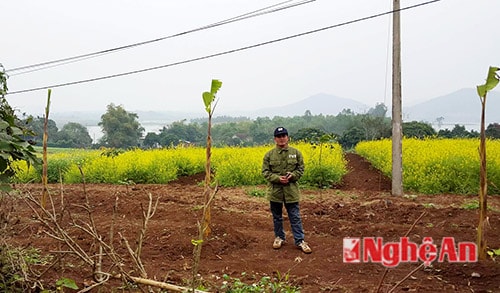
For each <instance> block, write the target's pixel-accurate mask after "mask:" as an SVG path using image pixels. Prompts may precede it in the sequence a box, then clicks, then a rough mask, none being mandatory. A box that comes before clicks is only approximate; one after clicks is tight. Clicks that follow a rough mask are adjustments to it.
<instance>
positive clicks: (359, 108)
mask: <svg viewBox="0 0 500 293" xmlns="http://www.w3.org/2000/svg"><path fill="white" fill-rule="evenodd" d="M374 106H375V105H371V107H374ZM403 106H404V97H403ZM369 108H370V107H369V106H367V105H365V104H363V103H360V102H357V101H355V100H352V99H346V98H340V97H337V96H333V95H329V94H322V93H321V94H316V95H313V96H310V97H308V98H305V99H303V100H301V101H299V102H296V103H291V104H286V105H283V106H279V107H268V108H261V109H259V110H255V111H240V112H237V113H219V114H220V115H223V116H232V117H242V116H243V117H249V118H252V119H254V118H257V117H269V118H273V117H274V116H284V117H293V116H301V115H304V113H305V112H306V111H307V110H309V111H310V112H311V114H312V115H319V114H323V115H334V116H335V115H337V114H339V113H340V112H342V110H344V109H350V110H352V111H353V112H354V113H358V114H361V113H365V112H367V111H368V109H369ZM499 109H500V92H495V91H492V92H489V93H488V97H487V101H486V125H488V124H490V123H494V122H497V123H500V111H499ZM132 112H133V113H136V114H137V115H138V116H139V122H140V123H141V125H142V126H143V127H145V128H147V129H153V130H154V131H157V130H158V129H160V128H161V127H162V126H166V125H168V124H171V123H172V122H174V121H180V120H183V119H186V120H187V121H189V120H191V119H195V118H206V115H204V114H203V113H202V114H200V113H185V112H173V111H169V112H157V111H132ZM102 114H104V112H102V113H99V112H64V113H52V114H51V117H50V118H51V119H53V120H54V121H56V124H57V126H58V127H59V128H61V127H62V126H63V125H64V124H66V123H67V122H77V123H80V124H83V125H85V126H95V125H97V124H98V123H99V121H100V120H101V115H102ZM387 115H388V116H390V115H391V111H390V109H389V110H388V112H387ZM480 115H481V102H480V100H479V97H478V95H477V92H476V89H470V88H466V89H461V90H458V91H456V92H453V93H450V94H448V95H444V96H440V97H436V98H433V99H431V100H428V101H425V102H422V103H420V104H417V105H414V106H411V107H403V121H404V122H409V121H419V122H427V123H430V124H432V125H433V126H434V128H436V129H438V128H442V129H444V128H449V129H451V128H453V126H454V125H455V124H459V125H463V126H465V127H466V128H468V129H475V130H478V129H479V123H480V119H481V116H480ZM440 117H442V119H441V125H439V124H438V122H437V121H438V118H440Z"/></svg>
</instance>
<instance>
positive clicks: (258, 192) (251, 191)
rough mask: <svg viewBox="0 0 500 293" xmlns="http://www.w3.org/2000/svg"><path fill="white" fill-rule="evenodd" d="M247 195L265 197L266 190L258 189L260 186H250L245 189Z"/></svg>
mask: <svg viewBox="0 0 500 293" xmlns="http://www.w3.org/2000/svg"><path fill="white" fill-rule="evenodd" d="M246 193H247V194H248V195H251V196H255V197H265V196H266V194H267V193H266V190H265V189H260V188H256V187H254V188H252V189H249V190H247V191H246Z"/></svg>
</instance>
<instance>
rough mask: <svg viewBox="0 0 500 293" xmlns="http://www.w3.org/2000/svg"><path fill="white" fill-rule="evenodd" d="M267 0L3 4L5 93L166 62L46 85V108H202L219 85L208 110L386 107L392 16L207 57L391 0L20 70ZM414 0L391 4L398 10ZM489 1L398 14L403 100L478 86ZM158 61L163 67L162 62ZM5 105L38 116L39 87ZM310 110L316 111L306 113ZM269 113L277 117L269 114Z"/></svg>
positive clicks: (272, 18)
mask: <svg viewBox="0 0 500 293" xmlns="http://www.w3.org/2000/svg"><path fill="white" fill-rule="evenodd" d="M300 2H303V1H300V0H299V1H280V0H275V1H270V0H210V1H208V0H182V1H171V0H170V1H168V0H162V1H160V0H155V1H152V0H144V1H131V0H106V1H102V0H100V1H97V0H87V1H63V0H47V1H38V0H37V1H35V0H16V1H2V3H1V4H0V19H1V23H2V33H1V34H0V36H1V44H0V63H1V64H3V66H4V68H5V70H6V71H7V73H8V74H9V79H8V86H9V92H10V93H14V92H16V91H22V90H28V89H32V88H37V87H45V86H53V85H58V84H63V83H69V82H76V81H81V80H87V79H93V78H100V77H105V76H110V75H115V74H122V73H126V72H131V71H136V70H143V69H148V68H153V67H157V66H166V67H163V68H160V69H156V70H150V71H147V72H142V73H138V74H131V75H127V76H121V77H116V78H110V79H104V80H99V81H95V82H87V83H81V84H76V85H70V86H64V87H54V88H53V89H52V98H51V101H52V103H51V112H64V111H102V112H103V113H104V112H105V111H106V106H107V105H108V104H110V103H114V104H115V105H122V106H124V107H125V109H126V110H128V111H138V110H146V111H148V110H150V111H189V112H200V113H202V112H203V111H204V110H203V102H202V99H201V94H202V92H203V91H207V90H209V89H210V83H211V80H212V79H214V78H216V79H219V80H221V81H222V83H223V84H222V88H221V89H220V91H219V94H218V98H219V100H220V101H219V104H218V106H217V110H216V114H219V115H223V114H225V113H231V112H232V111H236V110H242V109H252V110H253V109H259V108H263V107H274V106H279V105H284V104H290V103H293V102H297V101H300V100H302V99H304V98H307V97H309V96H312V95H314V94H317V93H326V94H331V95H335V96H339V97H342V98H350V99H354V100H357V101H359V102H362V103H365V104H367V105H369V106H374V105H375V104H376V103H381V102H384V103H386V105H388V106H390V104H391V99H392V98H391V62H392V61H391V34H392V28H391V25H392V24H391V23H392V15H385V16H380V17H376V18H372V19H369V20H364V21H360V22H355V23H351V24H346V25H341V26H338V27H333V28H330V29H326V30H322V31H319V32H316V33H311V34H307V35H303V36H300V37H295V38H291V39H287V40H283V41H279V42H274V43H270V44H266V45H261V46H256V47H253V48H250V49H246V50H240V51H236V52H234V53H230V54H223V55H220V56H217V57H213V58H209V59H203V60H199V61H193V62H189V63H183V64H178V65H174V64H176V63H179V62H181V63H182V62H185V61H188V60H191V59H195V58H201V57H204V56H208V55H213V54H219V53H224V52H228V51H232V50H238V49H241V48H244V47H249V46H254V45H258V44H261V43H265V42H269V41H274V40H278V39H280V38H285V37H289V36H293V35H297V34H301V33H306V32H310V31H314V30H317V29H321V28H327V27H331V26H335V25H339V24H343V23H346V22H350V21H353V20H356V19H360V18H364V17H369V16H372V15H376V14H380V13H384V12H388V11H390V10H392V0H383V1H382V0H344V1H340V0H336V1H334V0H316V1H312V2H310V3H307V4H303V5H298V6H296V7H293V8H289V9H284V10H281V11H278V12H274V13H268V14H265V15H261V16H255V17H251V18H248V19H244V20H240V21H237V22H233V23H229V24H225V25H221V26H217V27H214V28H209V29H205V30H200V31H196V32H192V33H188V34H183V35H181V36H178V37H172V38H167V39H165V40H162V41H158V42H154V43H150V44H146V45H142V46H137V47H134V48H131V49H127V50H121V51H117V52H113V53H109V54H104V55H102V56H98V57H95V58H88V59H85V60H82V61H78V62H72V63H68V64H65V65H61V66H57V67H52V68H47V69H43V70H38V71H34V72H28V73H22V74H19V73H20V71H10V70H12V69H15V68H19V67H21V66H28V65H33V64H38V63H41V62H46V61H52V60H58V59H61V58H68V57H73V56H78V55H82V54H88V53H95V52H100V51H104V50H108V49H113V48H117V47H121V46H127V45H131V44H135V43H139V42H144V41H150V40H154V39H158V38H163V37H168V36H172V35H175V34H178V33H183V32H187V31H190V30H193V29H197V28H200V27H203V26H206V25H209V24H213V23H216V22H219V21H223V20H228V19H231V18H233V17H236V16H240V15H243V14H246V13H249V12H253V11H256V10H259V9H262V8H265V7H269V6H272V5H276V4H279V3H283V4H282V5H281V6H283V5H288V4H294V3H295V4H297V3H300ZM425 2H427V1H425V0H419V1H414V0H407V1H406V0H405V1H401V7H402V8H404V7H408V6H412V5H416V4H419V3H425ZM499 15H500V1H499V0H441V1H439V2H435V3H430V4H428V5H423V6H420V7H417V8H413V9H409V10H405V11H403V12H402V13H401V42H402V75H403V79H402V80H403V106H409V105H412V104H415V103H418V102H422V101H425V100H429V99H431V98H435V97H438V96H441V95H445V94H449V93H451V92H454V91H456V90H459V89H461V88H473V87H475V86H476V85H478V84H481V83H484V80H485V78H486V74H487V70H488V67H489V66H492V65H494V66H500V38H499V36H500V35H499V33H498V27H499ZM167 65H169V66H167ZM7 99H8V101H9V103H10V104H11V105H12V106H14V107H16V108H19V109H20V110H22V111H24V112H28V113H30V114H41V113H43V111H44V108H45V105H46V99H47V90H46V89H44V90H38V91H30V92H26V93H19V94H9V95H8V96H7ZM313 114H319V113H313ZM276 115H279V113H276Z"/></svg>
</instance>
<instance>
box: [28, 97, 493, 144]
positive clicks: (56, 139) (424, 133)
mask: <svg viewBox="0 0 500 293" xmlns="http://www.w3.org/2000/svg"><path fill="white" fill-rule="evenodd" d="M386 114H387V107H386V106H385V105H384V104H377V105H376V106H375V107H374V108H371V109H369V110H368V111H367V112H366V113H361V114H360V113H354V112H353V111H352V110H350V109H345V110H343V111H342V112H340V113H339V114H337V115H322V114H319V115H312V114H311V112H310V111H309V110H306V111H305V112H304V115H300V116H294V117H281V116H275V117H273V118H269V117H258V118H256V119H253V120H252V119H250V118H248V117H228V116H219V117H215V118H214V119H213V121H212V123H213V125H212V141H213V145H214V146H217V147H221V146H255V145H263V144H268V143H272V131H273V130H274V129H275V128H276V127H277V126H285V127H286V128H287V129H289V132H290V137H291V139H292V141H293V140H295V141H317V140H318V139H319V138H321V137H324V136H328V137H329V138H331V139H333V140H335V141H337V142H339V143H340V144H341V145H342V147H343V148H344V149H351V148H353V147H354V146H355V145H356V144H357V143H358V142H360V141H364V140H377V139H382V138H389V137H391V133H392V126H391V119H390V118H388V117H386V116H387V115H386ZM24 122H25V124H26V126H27V128H28V129H30V130H32V132H33V134H32V135H31V136H30V137H28V138H29V140H30V141H33V142H34V143H35V144H41V141H42V135H43V125H44V118H43V117H36V118H34V117H29V118H26V119H25V120H24ZM98 125H99V126H100V127H101V129H102V131H103V133H104V136H103V137H102V138H101V139H100V140H99V141H98V142H97V143H93V142H92V138H91V137H90V135H89V133H88V130H87V128H86V127H85V126H83V125H81V124H79V123H75V122H69V123H67V124H65V125H63V127H62V128H61V129H60V130H59V129H58V127H57V125H56V123H55V122H54V121H53V120H50V119H49V124H48V133H49V138H48V145H49V146H52V147H63V148H64V147H66V148H100V147H109V148H122V149H127V148H135V147H141V148H161V147H177V146H180V145H182V146H185V145H196V146H205V144H206V132H207V127H208V123H207V121H206V119H202V118H199V119H191V120H190V121H187V120H186V119H184V120H180V121H175V122H173V123H171V124H170V125H168V126H164V127H163V128H162V129H161V130H160V131H159V133H154V132H149V133H144V128H143V127H142V126H141V124H140V122H139V117H138V115H137V114H135V113H132V112H128V111H126V110H125V109H124V108H123V106H116V105H114V104H110V105H108V106H107V110H106V112H105V114H103V115H102V116H101V121H100V122H99V124H98ZM403 135H404V136H405V137H415V138H425V137H443V138H474V137H479V133H478V132H477V131H474V130H471V131H468V130H467V129H466V128H465V126H463V125H458V124H456V125H455V126H454V128H452V129H451V130H450V129H448V128H446V129H440V130H439V131H436V130H435V129H434V128H433V127H432V126H431V124H429V123H426V122H418V121H411V122H404V123H403ZM486 135H487V136H488V137H489V138H500V124H498V123H492V124H490V125H488V127H487V129H486Z"/></svg>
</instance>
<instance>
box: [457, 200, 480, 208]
mask: <svg viewBox="0 0 500 293" xmlns="http://www.w3.org/2000/svg"><path fill="white" fill-rule="evenodd" d="M460 208H462V209H464V210H477V209H479V201H478V200H472V201H469V202H466V203H463V204H462V205H461V206H460Z"/></svg>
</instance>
